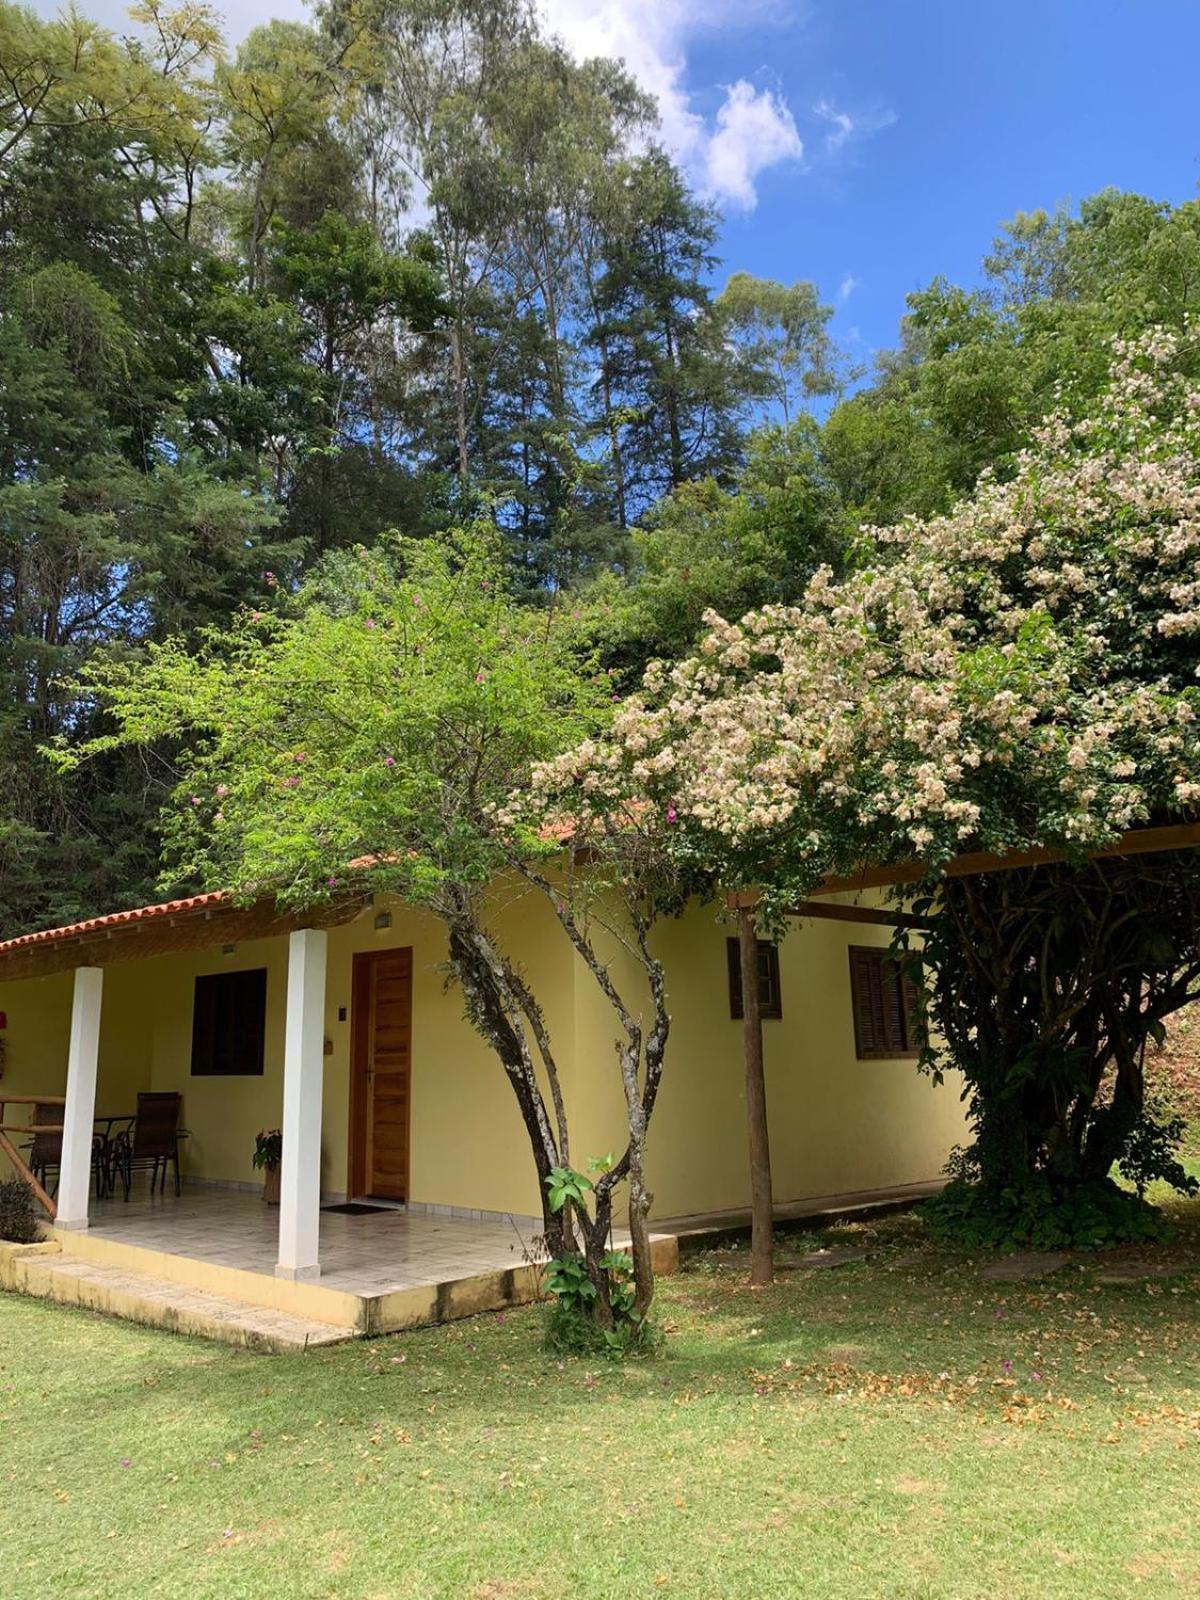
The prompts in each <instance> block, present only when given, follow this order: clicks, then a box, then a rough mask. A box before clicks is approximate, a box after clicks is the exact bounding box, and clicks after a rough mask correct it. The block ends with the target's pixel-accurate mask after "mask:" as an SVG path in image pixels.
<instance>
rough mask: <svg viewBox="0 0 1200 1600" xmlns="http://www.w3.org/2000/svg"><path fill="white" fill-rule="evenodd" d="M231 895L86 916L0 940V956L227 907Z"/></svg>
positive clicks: (222, 891) (213, 894)
mask: <svg viewBox="0 0 1200 1600" xmlns="http://www.w3.org/2000/svg"><path fill="white" fill-rule="evenodd" d="M232 898H233V897H232V895H230V894H229V893H228V891H227V890H225V889H213V890H211V891H210V892H209V893H208V894H193V895H190V896H188V898H186V899H184V900H164V901H163V903H162V904H161V905H157V906H138V907H137V909H136V910H134V911H110V912H109V913H108V915H107V916H104V917H88V918H87V920H86V921H84V922H71V923H68V924H67V926H66V927H65V928H43V929H42V930H41V932H40V933H22V934H20V935H18V937H17V938H15V939H3V940H0V955H6V954H7V953H8V952H9V951H10V950H24V949H27V948H28V947H29V946H31V945H41V944H57V943H58V941H59V940H61V939H77V938H79V937H81V936H82V935H83V934H87V933H98V932H99V931H100V930H101V929H103V928H124V927H127V926H128V925H129V924H130V923H133V922H145V921H147V920H149V919H150V918H151V917H170V916H177V915H181V914H183V913H185V912H188V911H202V910H204V908H205V907H206V906H220V905H227V904H228V903H229V902H230V900H231V899H232Z"/></svg>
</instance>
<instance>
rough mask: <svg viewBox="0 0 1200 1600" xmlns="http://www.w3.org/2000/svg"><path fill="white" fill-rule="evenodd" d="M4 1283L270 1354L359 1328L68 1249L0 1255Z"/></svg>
mask: <svg viewBox="0 0 1200 1600" xmlns="http://www.w3.org/2000/svg"><path fill="white" fill-rule="evenodd" d="M0 1288H5V1289H10V1290H13V1291H15V1292H16V1293H18V1294H25V1295H30V1296H32V1297H34V1298H36V1299H40V1300H52V1301H54V1302H55V1303H56V1304H58V1305H67V1306H77V1307H81V1308H83V1309H85V1310H89V1311H98V1312H101V1313H103V1314H104V1315H106V1316H113V1317H122V1318H124V1319H125V1320H126V1321H128V1322H138V1323H142V1324H143V1325H144V1326H146V1327H151V1328H161V1329H164V1330H165V1331H167V1332H169V1333H182V1334H187V1335H190V1336H192V1337H195V1338H201V1339H215V1340H218V1341H219V1342H221V1343H222V1344H230V1345H235V1346H237V1347H238V1348H240V1349H244V1350H254V1351H258V1352H260V1353H263V1354H269V1355H296V1354H300V1353H302V1352H303V1351H305V1350H311V1349H313V1348H315V1347H318V1346H323V1345H331V1344H341V1343H343V1342H345V1341H346V1340H349V1339H354V1338H357V1337H359V1335H358V1332H357V1330H356V1329H354V1328H349V1327H335V1326H333V1325H332V1324H330V1323H327V1322H315V1321H311V1320H309V1319H307V1318H304V1317H297V1316H293V1315H292V1314H291V1313H289V1312H286V1311H276V1310H272V1309H269V1308H265V1307H262V1306H255V1305H251V1304H249V1303H248V1302H246V1301H243V1300H234V1299H230V1298H229V1297H228V1296H226V1295H218V1294H212V1293H210V1292H209V1291H207V1290H204V1289H195V1288H192V1287H190V1286H189V1285H186V1284H181V1283H176V1282H173V1281H171V1280H170V1279H167V1278H154V1277H151V1276H149V1275H148V1274H146V1273H141V1272H132V1271H129V1270H128V1269H125V1268H120V1267H113V1266H107V1265H105V1264H103V1263H101V1262H97V1261H89V1260H84V1259H83V1258H81V1257H79V1256H74V1255H71V1254H70V1253H69V1252H67V1251H65V1250H63V1251H60V1252H58V1253H55V1254H49V1255H46V1254H43V1255H25V1256H19V1257H17V1256H10V1257H7V1258H0Z"/></svg>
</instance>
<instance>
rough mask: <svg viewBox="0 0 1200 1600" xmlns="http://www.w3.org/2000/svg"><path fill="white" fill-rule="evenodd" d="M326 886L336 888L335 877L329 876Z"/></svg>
mask: <svg viewBox="0 0 1200 1600" xmlns="http://www.w3.org/2000/svg"><path fill="white" fill-rule="evenodd" d="M328 886H329V888H331V889H336V888H337V879H336V878H330V879H329V885H328Z"/></svg>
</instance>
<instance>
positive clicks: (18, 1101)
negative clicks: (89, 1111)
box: [0, 1089, 67, 1116]
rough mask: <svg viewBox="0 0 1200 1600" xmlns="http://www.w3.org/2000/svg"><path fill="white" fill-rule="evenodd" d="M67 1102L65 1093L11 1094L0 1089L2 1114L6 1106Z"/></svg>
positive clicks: (62, 1104) (55, 1104)
mask: <svg viewBox="0 0 1200 1600" xmlns="http://www.w3.org/2000/svg"><path fill="white" fill-rule="evenodd" d="M66 1103H67V1097H66V1095H65V1094H9V1093H8V1091H7V1090H4V1089H0V1116H3V1115H4V1108H5V1106H65V1105H66Z"/></svg>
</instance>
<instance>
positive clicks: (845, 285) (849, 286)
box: [837, 272, 861, 306]
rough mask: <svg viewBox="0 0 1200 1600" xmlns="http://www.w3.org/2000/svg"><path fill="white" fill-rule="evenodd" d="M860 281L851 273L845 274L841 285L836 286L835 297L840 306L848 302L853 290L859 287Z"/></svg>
mask: <svg viewBox="0 0 1200 1600" xmlns="http://www.w3.org/2000/svg"><path fill="white" fill-rule="evenodd" d="M860 281H861V280H860V279H858V278H856V277H855V276H854V274H853V273H852V272H848V273H847V274H846V276H845V277H844V278H843V279H842V281H841V283H839V284H838V294H837V297H838V303H839V304H840V305H843V306H844V305H845V304H846V301H847V300H849V298H850V296H851V295H852V294H853V293H854V291H855V289H857V288H858V287H859V283H860Z"/></svg>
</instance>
